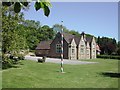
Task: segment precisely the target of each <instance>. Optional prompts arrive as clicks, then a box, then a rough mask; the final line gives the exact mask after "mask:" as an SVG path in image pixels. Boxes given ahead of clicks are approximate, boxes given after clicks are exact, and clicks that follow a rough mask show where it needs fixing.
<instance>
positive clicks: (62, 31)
mask: <svg viewBox="0 0 120 90" xmlns="http://www.w3.org/2000/svg"><path fill="white" fill-rule="evenodd" d="M61 22H62V23H63V21H61ZM61 27H62V25H61ZM61 72H62V73H64V70H63V27H62V28H61Z"/></svg>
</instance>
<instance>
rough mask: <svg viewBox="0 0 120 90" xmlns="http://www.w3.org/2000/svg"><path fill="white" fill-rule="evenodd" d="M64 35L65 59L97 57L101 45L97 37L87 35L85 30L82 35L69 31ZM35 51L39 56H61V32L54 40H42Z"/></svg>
mask: <svg viewBox="0 0 120 90" xmlns="http://www.w3.org/2000/svg"><path fill="white" fill-rule="evenodd" d="M63 35H64V38H63V58H65V59H70V60H71V59H72V60H76V59H78V60H80V59H95V58H96V54H97V51H100V50H97V49H99V48H98V47H99V46H98V45H97V44H96V40H95V37H92V36H86V35H85V33H84V32H82V33H81V35H80V36H75V35H72V34H67V33H63ZM96 47H97V48H96ZM35 53H36V55H37V56H47V57H52V58H60V53H61V33H57V34H56V37H55V38H54V40H52V41H51V40H50V41H41V42H40V43H39V45H38V46H37V47H36V52H35Z"/></svg>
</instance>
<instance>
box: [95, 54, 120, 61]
mask: <svg viewBox="0 0 120 90" xmlns="http://www.w3.org/2000/svg"><path fill="white" fill-rule="evenodd" d="M97 58H104V59H118V60H120V56H113V55H97Z"/></svg>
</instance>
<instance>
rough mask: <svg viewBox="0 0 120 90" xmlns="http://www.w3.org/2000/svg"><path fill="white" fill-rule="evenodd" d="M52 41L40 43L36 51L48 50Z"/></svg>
mask: <svg viewBox="0 0 120 90" xmlns="http://www.w3.org/2000/svg"><path fill="white" fill-rule="evenodd" d="M51 42H52V40H49V41H41V42H40V43H39V44H38V46H37V47H36V49H50V44H51Z"/></svg>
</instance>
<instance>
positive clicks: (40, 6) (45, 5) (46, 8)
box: [2, 0, 51, 17]
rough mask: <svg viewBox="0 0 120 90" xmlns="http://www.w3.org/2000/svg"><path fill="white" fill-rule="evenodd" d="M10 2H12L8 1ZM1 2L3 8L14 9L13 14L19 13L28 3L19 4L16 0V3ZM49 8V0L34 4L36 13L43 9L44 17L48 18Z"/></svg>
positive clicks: (38, 1) (41, 0)
mask: <svg viewBox="0 0 120 90" xmlns="http://www.w3.org/2000/svg"><path fill="white" fill-rule="evenodd" d="M10 1H12V0H10ZM10 1H9V2H2V5H3V6H7V7H11V6H13V7H14V12H15V13H19V12H20V11H21V9H24V8H27V7H28V6H29V3H30V2H27V0H26V2H21V1H20V0H18V2H13V1H12V2H10ZM49 7H51V4H50V1H49V0H37V1H36V2H35V5H34V8H35V9H36V11H38V10H40V9H43V11H44V15H45V16H47V17H48V16H49V14H50V9H49Z"/></svg>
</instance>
